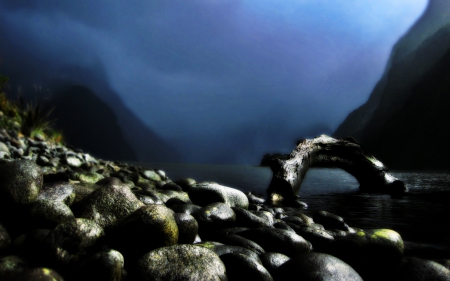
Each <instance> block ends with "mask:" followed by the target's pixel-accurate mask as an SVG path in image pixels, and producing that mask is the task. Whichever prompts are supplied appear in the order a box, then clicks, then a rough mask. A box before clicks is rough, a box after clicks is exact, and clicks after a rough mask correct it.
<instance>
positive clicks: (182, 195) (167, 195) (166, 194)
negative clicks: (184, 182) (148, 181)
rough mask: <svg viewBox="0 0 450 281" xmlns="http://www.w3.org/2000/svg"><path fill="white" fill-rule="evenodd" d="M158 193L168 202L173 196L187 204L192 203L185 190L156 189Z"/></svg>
mask: <svg viewBox="0 0 450 281" xmlns="http://www.w3.org/2000/svg"><path fill="white" fill-rule="evenodd" d="M154 192H155V193H156V195H157V196H158V197H159V198H161V200H162V201H163V202H164V203H166V202H167V201H169V200H170V199H172V198H176V199H179V200H181V201H183V202H184V203H185V204H189V203H192V202H191V199H190V198H189V196H188V194H187V193H186V192H184V191H173V190H155V191H154Z"/></svg>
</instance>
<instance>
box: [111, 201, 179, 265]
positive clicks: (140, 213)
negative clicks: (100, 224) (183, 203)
mask: <svg viewBox="0 0 450 281" xmlns="http://www.w3.org/2000/svg"><path fill="white" fill-rule="evenodd" d="M109 239H110V241H111V245H112V247H113V248H115V249H117V250H119V251H120V252H121V253H122V254H123V255H124V256H125V258H128V257H131V258H138V257H139V256H140V255H143V254H145V253H147V252H149V251H151V250H153V249H156V248H159V247H165V246H172V245H175V244H177V242H178V226H177V223H176V220H175V217H174V214H173V211H172V210H170V209H169V208H167V207H165V206H163V205H145V206H143V207H141V208H139V209H138V210H136V211H135V212H133V213H132V214H131V215H129V216H128V217H127V218H126V219H124V220H123V221H122V222H121V223H120V224H119V225H118V226H117V228H116V229H114V230H112V233H111V237H110V238H109Z"/></svg>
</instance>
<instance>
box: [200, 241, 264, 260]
mask: <svg viewBox="0 0 450 281" xmlns="http://www.w3.org/2000/svg"><path fill="white" fill-rule="evenodd" d="M199 246H202V247H206V248H208V249H210V250H212V251H214V253H216V254H217V255H218V256H219V257H221V256H223V255H226V254H229V253H233V254H242V255H245V256H247V257H249V258H250V259H253V260H255V261H256V262H259V263H260V262H261V261H260V259H259V256H258V254H257V253H256V252H254V251H252V250H249V249H247V248H244V247H240V246H233V245H220V244H212V245H210V244H208V242H206V243H201V244H199Z"/></svg>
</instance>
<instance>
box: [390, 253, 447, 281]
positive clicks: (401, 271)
mask: <svg viewBox="0 0 450 281" xmlns="http://www.w3.org/2000/svg"><path fill="white" fill-rule="evenodd" d="M397 277H398V280H399V281H428V280H433V281H448V280H450V270H449V269H448V268H446V267H445V266H443V265H441V264H439V263H437V262H434V261H430V260H424V259H418V258H404V259H402V261H401V264H400V267H399V268H398V270H397Z"/></svg>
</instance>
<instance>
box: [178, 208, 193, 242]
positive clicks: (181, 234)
mask: <svg viewBox="0 0 450 281" xmlns="http://www.w3.org/2000/svg"><path fill="white" fill-rule="evenodd" d="M174 217H175V221H176V223H177V226H178V244H192V243H194V241H195V237H196V236H197V234H198V223H197V221H196V220H195V218H194V217H193V216H191V215H188V214H184V213H175V214H174Z"/></svg>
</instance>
